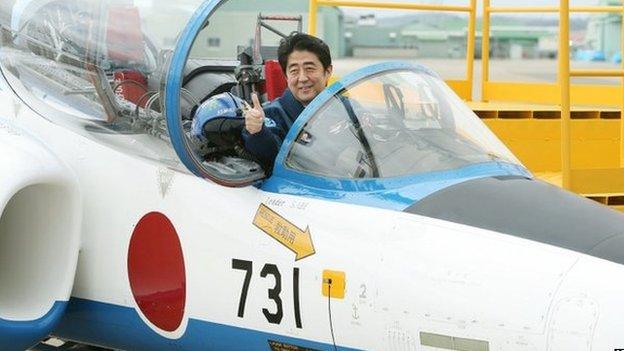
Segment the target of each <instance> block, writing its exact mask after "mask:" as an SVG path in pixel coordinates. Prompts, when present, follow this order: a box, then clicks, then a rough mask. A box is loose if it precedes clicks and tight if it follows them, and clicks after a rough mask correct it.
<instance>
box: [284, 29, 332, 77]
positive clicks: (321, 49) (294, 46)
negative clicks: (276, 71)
mask: <svg viewBox="0 0 624 351" xmlns="http://www.w3.org/2000/svg"><path fill="white" fill-rule="evenodd" d="M293 51H309V52H311V53H313V54H315V55H316V57H318V59H319V61H321V64H322V65H323V69H324V70H327V68H328V67H329V66H331V64H332V62H331V54H330V53H329V46H327V44H325V42H324V41H322V40H321V39H319V38H317V37H313V36H311V35H309V34H304V33H293V34H291V35H289V36H288V37H286V38H284V39H282V41H281V42H280V46H279V48H278V49H277V58H278V60H279V64H280V66H281V67H282V72H284V74H286V68H287V67H286V66H287V65H288V56H290V54H292V52H293Z"/></svg>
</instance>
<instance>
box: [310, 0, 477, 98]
mask: <svg viewBox="0 0 624 351" xmlns="http://www.w3.org/2000/svg"><path fill="white" fill-rule="evenodd" d="M319 6H345V7H365V8H376V9H395V10H419V11H441V12H467V13H468V15H469V17H468V33H467V35H468V40H467V44H466V61H467V62H466V81H467V85H468V87H467V90H468V94H467V95H468V99H469V100H472V84H473V81H474V50H475V32H476V17H477V16H476V15H477V0H470V6H454V5H432V4H414V3H401V2H376V1H359V0H310V3H309V16H308V33H309V34H311V35H316V29H317V13H318V7H319Z"/></svg>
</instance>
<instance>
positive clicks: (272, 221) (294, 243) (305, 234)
mask: <svg viewBox="0 0 624 351" xmlns="http://www.w3.org/2000/svg"><path fill="white" fill-rule="evenodd" d="M253 224H254V225H255V226H256V227H258V228H260V230H262V231H263V232H265V233H267V234H269V236H270V237H272V238H273V239H275V240H277V241H279V243H280V244H282V245H284V246H286V248H288V249H289V250H290V251H292V252H294V253H295V254H296V255H297V256H295V261H299V260H300V259H302V258H306V257H308V256H312V255H314V254H315V253H316V251H314V244H312V236H311V235H310V228H309V227H307V226H306V229H305V230H301V229H299V228H298V227H297V226H296V225H294V224H292V223H290V222H289V221H288V220H286V219H285V218H284V217H282V216H280V215H279V214H278V213H277V212H275V211H273V210H272V209H270V208H269V207H267V206H266V205H265V204H260V207H258V211H257V212H256V216H255V217H254V220H253Z"/></svg>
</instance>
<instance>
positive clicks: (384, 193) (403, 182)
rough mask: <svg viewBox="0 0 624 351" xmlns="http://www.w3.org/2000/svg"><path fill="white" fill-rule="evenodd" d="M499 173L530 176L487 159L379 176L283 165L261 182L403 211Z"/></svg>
mask: <svg viewBox="0 0 624 351" xmlns="http://www.w3.org/2000/svg"><path fill="white" fill-rule="evenodd" d="M500 176H519V177H526V178H532V176H531V174H530V173H529V172H528V171H527V170H526V169H525V168H524V167H522V166H518V165H514V164H509V163H503V162H486V163H479V164H474V165H470V166H466V167H463V168H458V169H453V170H444V171H438V172H429V173H422V174H417V175H410V176H406V177H396V178H381V179H333V178H327V177H321V176H314V175H310V174H305V173H302V172H297V171H294V170H290V169H288V170H287V169H283V170H282V175H273V176H272V177H271V178H269V179H267V180H266V181H265V182H264V183H263V184H262V186H261V188H262V190H264V191H266V192H271V193H278V194H288V195H298V196H304V197H311V198H317V199H324V200H329V201H336V202H342V203H349V204H355V205H362V206H370V207H377V208H383V209H388V210H395V211H403V210H405V209H406V208H407V207H409V206H411V205H413V204H414V203H415V202H417V201H419V200H421V199H423V198H425V197H427V196H429V195H431V194H433V193H435V192H437V191H439V190H442V189H445V188H447V187H450V186H452V185H456V184H460V183H463V182H465V181H469V180H473V179H479V178H486V177H500Z"/></svg>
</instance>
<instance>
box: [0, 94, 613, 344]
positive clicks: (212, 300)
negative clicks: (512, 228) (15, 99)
mask: <svg viewBox="0 0 624 351" xmlns="http://www.w3.org/2000/svg"><path fill="white" fill-rule="evenodd" d="M0 94H4V95H5V98H7V97H6V95H7V94H6V92H5V93H0ZM10 108H12V107H6V105H4V104H3V106H2V107H0V115H5V114H11V113H13V112H12V111H8V109H10ZM10 121H12V122H14V123H15V124H16V125H19V126H20V127H21V128H24V129H26V130H29V131H30V132H31V133H33V134H35V135H37V137H38V138H40V139H41V140H43V141H44V142H45V143H46V145H47V147H48V148H49V149H50V150H53V151H54V152H55V154H56V155H57V156H58V157H60V158H61V159H62V160H63V161H64V162H65V163H66V164H68V165H69V166H70V167H71V169H72V170H73V171H74V172H75V173H76V175H77V178H78V180H79V183H80V184H79V186H80V191H81V193H82V197H83V198H82V201H83V203H84V210H83V214H82V215H83V218H82V247H81V251H80V256H79V261H78V270H77V273H76V277H75V282H74V288H73V293H72V296H74V297H77V298H82V299H88V300H92V301H99V302H105V303H111V304H115V305H120V306H127V307H132V308H136V309H137V311H138V307H137V305H136V302H135V301H134V298H133V296H132V292H131V289H130V285H129V281H128V272H127V252H128V246H129V241H130V237H131V234H132V231H133V228H134V226H135V225H136V223H137V222H138V221H139V219H140V218H141V217H142V216H143V215H145V214H146V213H148V212H152V211H159V212H162V213H164V214H165V215H166V216H167V217H168V218H169V219H170V220H171V222H172V223H173V225H174V226H175V228H176V230H177V233H178V235H179V237H180V241H181V244H182V249H183V252H184V259H185V267H186V279H187V300H186V309H185V316H184V320H185V322H184V323H183V324H182V326H181V327H180V328H179V330H177V331H175V332H173V333H163V332H159V331H157V332H159V333H160V334H161V335H163V336H165V337H169V338H176V337H179V336H180V335H182V334H183V333H184V332H185V330H184V328H185V327H186V325H187V322H186V321H188V319H197V320H204V321H209V322H215V323H219V324H225V325H232V326H237V327H242V328H248V329H253V330H259V331H264V332H269V333H275V334H282V335H288V336H292V337H297V338H303V339H309V340H316V341H320V342H324V343H329V344H331V342H332V335H331V333H330V326H329V317H328V299H327V297H324V296H322V294H321V288H322V272H323V270H325V269H329V270H336V271H343V272H345V274H346V291H345V297H344V299H332V301H331V307H332V318H333V328H334V333H335V338H336V342H337V343H338V344H339V345H344V346H348V347H353V348H361V349H370V350H433V349H435V348H431V347H426V346H421V344H420V333H421V332H425V333H433V334H441V335H448V336H454V337H460V338H468V339H476V340H484V341H487V342H488V343H489V346H490V350H590V349H591V350H612V349H613V348H617V347H624V336H622V333H621V331H622V330H624V322H623V321H624V318H622V316H624V303H622V301H621V300H620V299H621V297H622V296H624V267H622V266H621V265H619V264H615V263H612V262H608V261H605V260H601V259H597V258H593V257H590V256H586V255H583V254H580V253H576V252H572V251H569V250H566V249H561V248H557V247H553V246H549V245H545V244H541V243H537V242H532V241H529V240H525V239H521V238H516V237H513V236H509V235H504V234H500V233H496V232H492V231H486V230H481V229H477V228H473V227H469V226H465V225H460V224H455V223H450V222H445V221H441V220H436V219H432V218H427V217H422V216H417V215H412V214H408V213H403V212H394V211H388V210H382V209H377V208H370V207H364V206H356V205H350V204H343V203H338V202H331V201H324V200H321V199H312V198H302V197H297V196H290V195H281V194H274V193H265V192H263V191H261V190H259V189H257V188H255V187H246V188H242V189H232V188H226V187H223V186H219V185H217V184H214V183H211V182H209V181H206V180H203V179H199V178H197V177H194V176H191V175H189V174H184V173H179V172H173V171H170V170H168V169H166V168H164V166H163V165H161V164H158V163H155V162H152V161H147V160H143V159H139V158H134V157H130V156H128V155H125V154H123V153H121V152H119V151H115V150H112V149H110V148H108V147H107V146H105V145H102V144H98V143H96V142H94V141H92V140H90V139H87V138H85V137H83V136H80V135H78V134H75V133H73V132H71V131H69V130H66V129H64V128H62V127H59V126H57V125H55V124H52V123H50V122H48V121H46V120H45V119H43V118H41V117H40V116H38V115H36V114H35V113H34V112H32V111H31V110H30V109H28V108H26V106H23V108H22V109H21V114H20V116H19V118H11V119H10ZM125 137H126V136H123V135H119V136H112V138H125ZM77 148H78V149H79V150H77ZM262 203H263V204H265V205H267V206H269V207H270V208H271V209H273V210H274V211H276V212H277V213H279V214H280V215H281V216H283V217H285V218H287V219H288V220H289V221H291V222H292V223H293V224H295V225H296V226H298V227H299V228H305V227H306V226H309V228H310V232H311V234H312V240H313V243H314V246H315V249H316V253H315V254H314V255H312V256H310V257H307V258H304V259H302V260H300V261H297V262H295V255H294V253H293V252H291V251H289V250H287V249H286V248H285V247H283V246H282V245H281V244H279V243H278V242H277V241H276V240H274V239H273V238H271V237H269V236H268V235H267V234H265V233H264V232H262V231H261V230H259V229H258V228H257V227H255V226H254V225H253V224H252V221H253V218H254V215H255V214H256V211H257V209H258V206H259V205H260V204H262ZM476 205H477V206H478V204H476ZM537 205H539V204H536V206H537ZM527 220H531V219H527ZM232 259H241V260H247V261H252V262H253V264H254V276H253V278H252V280H251V284H250V288H249V294H248V298H247V302H246V311H245V317H244V318H239V317H237V308H238V303H239V296H240V293H241V286H242V283H243V278H244V272H241V271H237V270H233V269H232V267H231V266H232ZM266 263H272V264H275V265H276V266H277V267H278V268H279V270H280V272H281V273H282V293H281V297H282V301H283V307H284V317H283V320H282V321H281V323H280V324H279V325H275V324H270V323H268V322H267V320H266V319H265V317H264V315H263V314H262V309H263V308H268V309H270V310H273V309H274V304H273V302H272V301H271V300H269V299H267V291H268V289H270V288H272V287H273V285H274V281H273V280H272V279H259V271H260V269H261V268H262V265H264V264H266ZM294 267H298V268H299V269H300V279H301V280H300V299H301V318H302V324H303V328H301V329H299V328H296V326H295V320H294V312H293V286H292V271H293V268H294ZM144 320H145V321H146V323H148V324H149V322H147V320H146V319H145V318H144ZM122 323H123V321H120V324H122Z"/></svg>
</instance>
